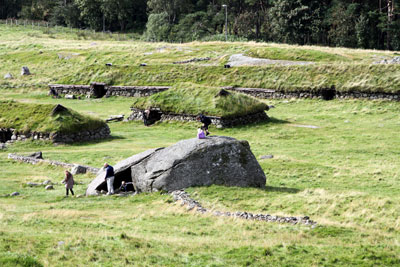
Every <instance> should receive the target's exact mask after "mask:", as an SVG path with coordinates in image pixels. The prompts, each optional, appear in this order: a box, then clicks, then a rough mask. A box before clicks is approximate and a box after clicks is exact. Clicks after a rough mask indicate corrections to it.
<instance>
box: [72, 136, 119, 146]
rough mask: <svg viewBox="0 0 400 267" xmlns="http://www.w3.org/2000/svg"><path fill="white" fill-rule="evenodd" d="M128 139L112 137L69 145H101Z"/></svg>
mask: <svg viewBox="0 0 400 267" xmlns="http://www.w3.org/2000/svg"><path fill="white" fill-rule="evenodd" d="M123 139H126V138H125V137H123V136H119V135H111V136H110V137H107V138H104V139H97V140H90V141H82V142H76V143H68V144H67V145H74V146H85V145H89V144H99V143H103V142H110V141H114V140H123Z"/></svg>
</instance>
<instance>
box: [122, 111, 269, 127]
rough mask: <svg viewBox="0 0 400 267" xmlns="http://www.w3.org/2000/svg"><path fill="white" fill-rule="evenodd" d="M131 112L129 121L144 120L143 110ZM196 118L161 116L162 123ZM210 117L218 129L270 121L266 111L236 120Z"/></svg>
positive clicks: (169, 114)
mask: <svg viewBox="0 0 400 267" xmlns="http://www.w3.org/2000/svg"><path fill="white" fill-rule="evenodd" d="M131 110H132V114H131V115H130V116H129V117H128V121H131V120H143V115H142V110H140V109H136V108H131ZM196 117H197V115H190V114H172V113H163V114H162V115H161V119H160V121H185V122H188V121H196ZM208 117H209V118H210V119H211V122H212V124H213V125H215V126H216V127H218V128H225V127H234V126H238V125H246V124H250V123H256V122H261V121H267V120H268V116H267V114H266V113H265V112H264V111H262V112H258V113H254V114H249V115H245V116H240V117H235V118H223V117H215V116H208Z"/></svg>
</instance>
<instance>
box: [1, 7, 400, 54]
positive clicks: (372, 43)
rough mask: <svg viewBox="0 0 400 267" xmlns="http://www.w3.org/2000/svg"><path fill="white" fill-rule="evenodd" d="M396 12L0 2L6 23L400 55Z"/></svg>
mask: <svg viewBox="0 0 400 267" xmlns="http://www.w3.org/2000/svg"><path fill="white" fill-rule="evenodd" d="M397 8H398V4H397V2H396V1H395V0H0V19H10V18H14V19H29V20H41V21H48V22H49V23H51V24H52V25H60V26H67V27H73V28H81V29H82V28H85V29H92V30H96V31H112V32H115V31H119V32H137V33H140V34H142V38H143V40H146V41H168V42H190V41H194V40H199V41H211V40H225V38H227V39H228V40H231V41H235V40H241V41H246V40H255V41H264V42H277V43H287V44H299V45H324V46H340V47H350V48H367V49H388V50H400V16H399V13H397ZM226 25H227V26H226ZM226 31H227V36H226V35H225V33H226Z"/></svg>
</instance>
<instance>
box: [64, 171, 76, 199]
mask: <svg viewBox="0 0 400 267" xmlns="http://www.w3.org/2000/svg"><path fill="white" fill-rule="evenodd" d="M63 183H65V190H66V196H68V191H71V194H72V195H74V191H73V190H72V188H73V187H74V183H75V182H74V177H73V176H72V173H70V172H69V171H67V170H66V171H65V179H64V181H63Z"/></svg>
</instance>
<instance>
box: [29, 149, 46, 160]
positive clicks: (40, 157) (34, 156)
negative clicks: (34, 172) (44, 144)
mask: <svg viewBox="0 0 400 267" xmlns="http://www.w3.org/2000/svg"><path fill="white" fill-rule="evenodd" d="M28 157H30V158H34V159H43V156H42V151H38V152H35V153H33V154H30V155H29V156H28Z"/></svg>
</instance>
